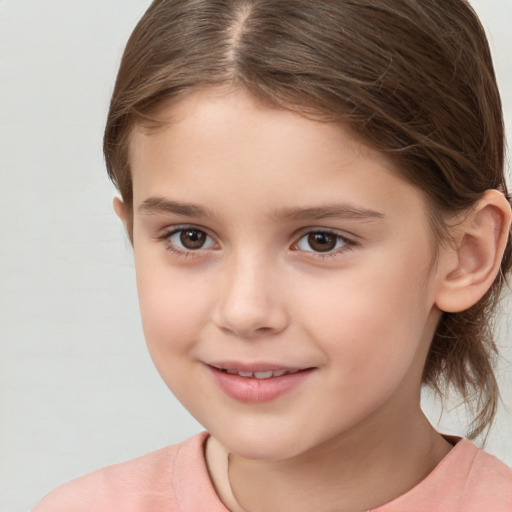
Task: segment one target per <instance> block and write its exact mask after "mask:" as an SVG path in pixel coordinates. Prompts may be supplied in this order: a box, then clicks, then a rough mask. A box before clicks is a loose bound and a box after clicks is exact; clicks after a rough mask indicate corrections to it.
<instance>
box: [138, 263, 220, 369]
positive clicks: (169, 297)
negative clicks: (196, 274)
mask: <svg viewBox="0 0 512 512" xmlns="http://www.w3.org/2000/svg"><path fill="white" fill-rule="evenodd" d="M136 268H137V289H138V294H139V303H140V310H141V317H142V324H143V328H144V334H145V337H146V342H147V344H148V347H149V349H150V351H151V355H152V356H153V358H154V359H156V358H157V357H159V356H165V355H166V354H178V353H180V352H184V351H185V350H187V349H188V348H189V346H190V345H191V344H192V343H193V342H194V340H197V339H198V337H199V333H200V332H201V330H202V329H203V327H204V325H205V323H206V322H207V321H208V318H209V316H210V309H211V307H210V305H211V303H212V297H211V291H209V290H210V288H211V287H209V286H208V283H207V281H205V280H204V279H191V278H190V276H189V275H188V274H187V273H183V272H181V273H180V272H176V271H174V270H173V269H171V268H170V267H168V266H167V267H166V266H165V265H157V264H153V265H144V264H143V263H142V262H137V263H136ZM155 362H156V361H155Z"/></svg>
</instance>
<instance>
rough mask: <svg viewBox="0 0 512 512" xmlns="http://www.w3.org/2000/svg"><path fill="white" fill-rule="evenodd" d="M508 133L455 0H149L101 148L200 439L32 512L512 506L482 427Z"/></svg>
mask: <svg viewBox="0 0 512 512" xmlns="http://www.w3.org/2000/svg"><path fill="white" fill-rule="evenodd" d="M503 146H504V137H503V122H502V117H501V107H500V99H499V94H498V91H497V87H496V83H495V78H494V72H493V67H492V63H491V58H490V54H489V49H488V46H487V42H486V39H485V35H484V32H483V29H482V27H481V26H480V24H479V22H478V20H477V17H476V15H475V14H474V12H473V11H472V10H471V8H470V7H469V5H468V4H467V3H466V1H464V0H443V1H439V0H381V1H379V2H373V1H368V0H320V1H315V2H309V1H305V0H279V1H277V0H215V1H214V0H193V1H184V0H156V1H154V2H153V4H152V5H151V6H150V8H149V9H148V11H147V12H146V13H145V15H144V16H143V18H142V19H141V21H140V22H139V24H138V25H137V27H136V29H135V30H134V32H133V34H132V36H131V38H130V40H129V42H128V45H127V47H126V50H125V54H124V57H123V61H122V63H121V68H120V71H119V74H118V78H117V82H116V86H115V90H114V94H113V98H112V103H111V107H110V112H109V116H108V121H107V127H106V131H105V139H104V151H105V157H106V161H107V168H108V172H109V174H110V177H111V178H112V179H113V181H114V183H115V184H116V186H117V187H118V188H119V190H120V193H121V196H122V200H121V199H116V200H115V201H114V208H115V210H116V213H117V214H118V216H119V217H120V218H121V219H122V221H123V222H124V224H125V226H126V229H127V232H128V235H129V237H130V240H131V241H132V244H133V248H134V255H135V265H136V271H137V285H138V291H139V298H140V306H141V312H142V320H143V325H144V331H145V335H146V339H147V343H148V347H149V350H150V353H151V355H152V358H153V360H154V362H155V365H156V367H157V368H158V370H159V372H160V374H161V375H162V377H163V379H164V381H165V382H166V383H167V384H168V386H169V387H170V389H171V390H172V391H173V393H175V395H176V396H177V397H178V398H179V399H180V401H181V402H182V403H183V404H184V405H185V407H187V409H188V410H189V411H190V412H191V413H192V414H193V415H194V416H195V417H196V418H197V419H198V420H199V421H200V422H201V423H202V424H203V425H204V427H205V429H206V431H207V433H206V432H205V433H204V434H201V435H198V436H196V437H194V438H192V439H190V440H188V441H186V442H184V443H182V444H180V445H177V446H172V447H168V448H165V449H163V450H161V451H158V452H155V453H152V454H149V455H146V456H144V457H141V458H139V459H136V460H134V461H130V462H126V463H124V464H120V465H117V466H113V467H109V468H106V469H103V470H100V471H97V472H95V473H92V474H90V475H87V476H85V477H82V478H80V479H78V480H75V481H74V482H71V483H69V484H67V485H65V486H63V487H62V488H60V489H59V490H57V491H56V492H54V493H52V494H50V495H49V496H48V497H47V498H46V499H44V500H43V501H42V502H41V503H40V505H39V506H38V507H36V509H35V510H36V511H37V512H46V511H61V510H62V511H69V510H73V511H81V510H83V511H88V512H94V511H98V512H99V511H104V510H122V511H123V512H136V511H137V512H157V511H158V512H171V511H184V512H195V511H206V510H207V511H218V512H226V510H229V511H231V512H244V511H245V512H259V511H269V510H271V511H273V510H278V511H292V510H293V511H294V512H295V511H298V512H302V511H311V510H315V511H318V512H324V511H325V512H327V511H340V512H345V511H350V512H352V511H366V510H374V511H379V512H399V511H411V510H414V511H425V512H426V511H428V512H432V511H447V510H449V511H461V512H462V511H464V512H468V511H481V510H493V511H502V512H504V511H510V510H512V472H511V470H510V469H509V468H507V467H506V466H505V465H504V464H502V463H501V462H499V461H498V460H497V459H495V458H494V457H492V456H490V455H488V454H486V453H485V452H483V451H481V450H479V449H477V447H476V446H475V445H474V444H473V443H472V442H471V441H469V440H466V439H460V438H454V437H449V436H443V435H442V434H440V433H438V432H436V431H435V429H434V428H433V427H432V426H431V425H430V423H429V422H428V421H427V420H426V418H425V416H424V415H423V413H422V411H421V408H420V390H421V386H422V385H428V386H431V387H433V388H434V389H435V390H436V391H438V392H439V394H444V393H445V391H446V390H447V389H448V388H449V387H452V388H454V389H455V391H458V392H459V393H460V394H461V395H462V397H463V398H464V399H465V400H466V401H467V402H468V404H471V405H472V406H473V408H474V412H475V420H474V423H473V425H472V431H473V432H474V434H475V436H476V435H478V434H481V433H482V432H484V431H485V430H486V429H487V427H488V426H489V425H490V423H491V421H492V418H493V415H494V412H495V409H496V402H497V399H498V390H497V385H496V380H495V377H494V374H493V370H492V361H493V358H494V356H495V352H496V347H495V345H494V341H493V337H492V333H491V331H490V328H489V325H490V321H491V314H492V312H493V310H494V308H495V305H496V302H497V300H498V298H499V295H500V291H501V288H502V286H503V283H504V280H505V276H506V274H507V272H508V271H509V269H510V264H511V245H510V244H511V242H510V225H511V219H512V213H511V207H510V202H509V198H508V195H507V192H506V185H505V181H504V176H503V162H504V148H503Z"/></svg>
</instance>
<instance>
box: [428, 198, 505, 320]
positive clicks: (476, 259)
mask: <svg viewBox="0 0 512 512" xmlns="http://www.w3.org/2000/svg"><path fill="white" fill-rule="evenodd" d="M511 218H512V213H511V208H510V204H509V202H508V201H507V199H506V198H505V196H504V195H503V194H502V193H501V192H499V191H498V190H488V191H487V192H486V193H485V194H484V196H483V197H482V199H481V200H480V201H478V202H477V203H476V205H475V207H474V208H473V209H472V210H471V211H470V213H469V215H468V216H467V217H466V218H465V219H464V221H463V222H462V224H460V225H457V226H456V227H455V228H453V230H454V232H455V235H454V243H453V244H450V246H449V247H446V249H442V250H441V251H442V253H443V254H442V255H441V256H440V263H439V267H438V271H440V272H441V274H440V278H441V282H440V286H439V288H438V290H437V295H436V305H437V307H438V308H439V309H440V310H441V311H446V312H448V313H457V312H460V311H464V310H465V309H468V308H470V307H471V306H473V305H474V304H476V303H477V302H478V301H479V300H480V299H481V298H482V297H483V296H484V295H485V293H486V292H487V290H489V288H490V287H491V285H492V283H493V282H494V279H495V278H496V276H497V275H498V272H499V271H500V265H501V260H502V258H503V253H504V251H505V247H506V245H507V240H508V237H509V234H510V224H511Z"/></svg>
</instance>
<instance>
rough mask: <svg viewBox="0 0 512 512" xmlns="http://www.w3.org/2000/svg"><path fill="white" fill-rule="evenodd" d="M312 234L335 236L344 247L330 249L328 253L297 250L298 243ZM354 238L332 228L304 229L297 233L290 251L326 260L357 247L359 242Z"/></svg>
mask: <svg viewBox="0 0 512 512" xmlns="http://www.w3.org/2000/svg"><path fill="white" fill-rule="evenodd" d="M314 233H326V234H329V235H333V236H335V237H336V238H337V239H339V240H342V241H343V242H344V245H343V246H342V247H339V248H337V249H332V250H330V251H325V252H320V251H314V250H311V251H306V250H303V249H299V248H298V247H297V246H298V243H299V242H300V241H301V240H302V239H303V238H304V237H306V236H308V235H311V234H314ZM355 238H356V237H355V236H347V235H346V233H345V232H340V231H338V230H337V229H333V228H322V227H309V228H304V229H302V230H300V232H299V233H297V235H296V241H295V242H294V243H293V245H292V250H294V251H301V252H304V253H307V254H308V256H312V257H320V258H326V257H329V256H337V255H339V254H342V253H344V252H346V251H349V250H352V249H354V248H355V247H357V246H358V245H359V242H358V241H357V240H355Z"/></svg>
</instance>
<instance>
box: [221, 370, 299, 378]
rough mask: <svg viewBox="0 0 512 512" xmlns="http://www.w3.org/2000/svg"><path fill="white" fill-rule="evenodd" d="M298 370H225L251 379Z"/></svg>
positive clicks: (276, 375)
mask: <svg viewBox="0 0 512 512" xmlns="http://www.w3.org/2000/svg"><path fill="white" fill-rule="evenodd" d="M298 371H299V370H276V371H272V370H269V371H268V372H242V371H239V370H226V372H227V373H229V374H231V375H240V377H249V378H252V379H270V378H271V377H281V375H284V374H285V373H297V372H298Z"/></svg>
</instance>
